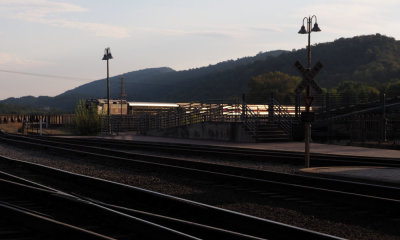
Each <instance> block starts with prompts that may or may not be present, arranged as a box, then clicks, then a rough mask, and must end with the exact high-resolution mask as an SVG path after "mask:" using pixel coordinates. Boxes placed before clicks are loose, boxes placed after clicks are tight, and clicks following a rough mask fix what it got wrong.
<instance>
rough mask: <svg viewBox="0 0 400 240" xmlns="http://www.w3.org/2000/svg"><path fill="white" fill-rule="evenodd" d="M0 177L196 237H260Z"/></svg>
mask: <svg viewBox="0 0 400 240" xmlns="http://www.w3.org/2000/svg"><path fill="white" fill-rule="evenodd" d="M0 179H6V180H11V181H13V182H15V183H22V184H24V185H27V186H32V187H36V188H41V189H45V190H50V191H54V192H58V193H60V192H62V194H64V195H65V196H67V195H70V197H71V198H79V199H83V200H85V201H87V202H90V203H94V204H97V205H100V206H104V207H106V208H109V209H113V210H115V211H118V212H122V213H125V214H128V215H130V216H134V217H139V218H140V219H143V220H146V221H150V222H152V223H156V224H159V225H162V226H165V227H167V228H171V229H175V230H177V231H180V232H187V233H190V234H192V235H196V236H197V237H200V238H202V239H207V238H209V237H210V236H213V237H215V238H218V239H253V240H256V239H258V240H260V239H262V238H257V237H254V236H250V235H246V234H241V233H238V232H233V231H229V230H225V229H221V228H216V227H212V226H207V225H204V224H198V223H194V222H190V221H185V220H181V219H177V218H172V217H168V216H163V215H159V214H153V213H151V212H146V211H141V210H137V209H131V208H126V207H121V206H117V205H113V204H108V203H105V202H102V201H99V200H96V199H91V198H87V197H84V196H81V195H77V194H75V193H74V194H73V193H66V192H63V191H60V190H58V189H55V188H52V187H49V186H46V185H43V184H40V183H37V182H33V181H30V180H27V179H24V178H21V177H18V176H15V175H12V174H9V173H6V172H2V171H0Z"/></svg>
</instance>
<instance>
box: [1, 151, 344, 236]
mask: <svg viewBox="0 0 400 240" xmlns="http://www.w3.org/2000/svg"><path fill="white" fill-rule="evenodd" d="M0 163H1V164H7V165H8V169H16V168H18V167H20V168H23V169H29V173H28V174H29V175H31V174H32V171H35V172H37V173H38V175H37V176H36V177H40V178H42V180H43V179H47V181H48V182H51V183H52V184H56V185H58V186H57V187H58V188H62V190H63V191H66V192H68V191H73V192H80V191H82V192H84V193H85V196H86V195H88V198H90V199H99V200H101V201H105V202H111V203H110V204H116V205H122V206H124V207H127V208H132V209H137V208H140V209H141V211H148V212H152V213H154V214H159V215H169V216H171V217H174V218H178V219H183V220H186V221H193V222H196V223H199V224H206V225H207V224H211V225H212V226H215V227H217V228H223V229H226V230H228V231H238V232H240V233H243V234H245V235H246V234H249V235H251V236H256V237H260V238H268V239H287V238H288V236H297V239H338V238H336V237H333V236H330V235H326V234H321V233H317V232H313V231H309V230H305V229H301V228H297V227H293V226H289V225H285V224H281V223H277V222H273V221H269V220H266V219H261V218H257V217H253V216H249V215H246V214H241V213H237V212H233V211H229V210H225V209H220V208H217V207H213V206H209V205H206V204H202V203H197V202H193V201H189V200H184V199H181V198H177V197H172V196H169V195H165V194H160V193H156V192H153V191H149V190H144V189H140V188H136V187H133V186H128V185H124V184H119V183H114V182H110V181H106V180H101V179H97V178H92V177H87V176H83V175H79V174H73V173H68V172H66V171H62V170H58V169H54V168H50V167H45V166H41V165H38V164H32V163H28V162H24V161H19V160H14V159H9V158H1V161H0ZM60 180H63V182H64V183H60V182H61V181H60ZM77 186H79V187H77ZM133 199H134V200H135V201H132V200H133Z"/></svg>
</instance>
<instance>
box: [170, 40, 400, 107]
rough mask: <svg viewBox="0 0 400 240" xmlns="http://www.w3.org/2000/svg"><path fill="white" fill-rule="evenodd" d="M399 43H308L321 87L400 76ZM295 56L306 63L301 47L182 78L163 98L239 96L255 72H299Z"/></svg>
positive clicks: (392, 79)
mask: <svg viewBox="0 0 400 240" xmlns="http://www.w3.org/2000/svg"><path fill="white" fill-rule="evenodd" d="M398 56H400V43H399V41H396V40H395V39H393V38H389V37H386V36H382V35H379V34H377V35H369V36H360V37H354V38H349V39H344V38H341V39H338V40H335V41H334V42H330V43H323V44H318V45H316V46H312V65H314V64H315V63H316V62H317V61H321V62H322V64H323V65H324V67H323V69H322V70H321V72H320V73H319V74H318V75H317V77H316V81H317V82H318V83H319V84H320V85H321V87H323V88H331V87H336V86H337V85H339V84H340V83H342V82H344V81H355V82H363V83H365V84H368V85H371V86H374V87H377V88H381V87H382V86H384V85H386V84H387V83H389V82H396V81H399V80H400V58H399V57H398ZM296 60H299V61H300V62H301V63H302V64H303V66H306V63H307V53H306V50H305V49H301V50H298V51H292V52H287V53H283V54H281V55H280V56H278V57H275V58H268V59H266V60H263V61H256V62H254V63H251V64H246V65H242V66H238V67H236V68H234V69H230V70H226V71H223V72H217V73H213V74H209V75H208V76H206V77H203V78H198V79H194V80H193V81H191V82H184V83H182V84H181V85H179V86H177V87H175V88H174V89H173V90H171V91H170V92H169V94H168V95H167V97H166V98H164V99H167V100H173V99H176V98H177V96H179V98H182V100H183V99H184V98H189V97H191V98H194V99H195V98H198V99H202V98H203V99H207V98H210V99H215V98H224V99H226V98H229V97H230V96H232V95H235V96H240V95H241V94H242V93H245V92H247V86H248V83H249V81H250V80H251V79H252V78H253V77H255V76H258V75H261V74H264V73H269V72H273V71H280V72H283V73H287V74H289V75H294V76H299V73H298V72H297V70H296V69H295V67H294V63H295V61H296ZM179 100H181V99H179Z"/></svg>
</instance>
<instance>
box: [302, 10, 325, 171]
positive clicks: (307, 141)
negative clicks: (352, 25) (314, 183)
mask: <svg viewBox="0 0 400 240" xmlns="http://www.w3.org/2000/svg"><path fill="white" fill-rule="evenodd" d="M313 19H315V20H314V21H315V23H314V27H313V28H311V25H312V22H313ZM305 21H306V26H305V24H304V23H305ZM320 31H321V29H320V28H319V27H318V23H317V16H315V15H313V16H311V17H305V18H303V25H302V26H301V28H300V31H299V34H308V45H307V69H306V70H307V71H311V43H310V42H311V32H320ZM312 101H313V97H312V96H311V93H310V85H307V87H306V96H305V102H306V113H309V112H310V106H311V104H312ZM304 127H305V134H304V145H305V147H304V153H305V167H306V168H309V167H310V139H311V121H310V120H307V121H305V123H304Z"/></svg>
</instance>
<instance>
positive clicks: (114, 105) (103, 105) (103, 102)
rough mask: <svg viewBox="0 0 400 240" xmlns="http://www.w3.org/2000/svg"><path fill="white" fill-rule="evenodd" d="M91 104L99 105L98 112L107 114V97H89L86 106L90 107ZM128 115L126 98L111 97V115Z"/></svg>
mask: <svg viewBox="0 0 400 240" xmlns="http://www.w3.org/2000/svg"><path fill="white" fill-rule="evenodd" d="M91 104H94V105H95V106H96V107H97V112H98V113H99V114H102V115H107V99H87V100H86V106H87V107H88V108H89V107H90V105H91ZM121 111H122V115H126V114H127V113H128V104H127V101H126V100H122V106H121V100H115V99H110V115H121Z"/></svg>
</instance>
